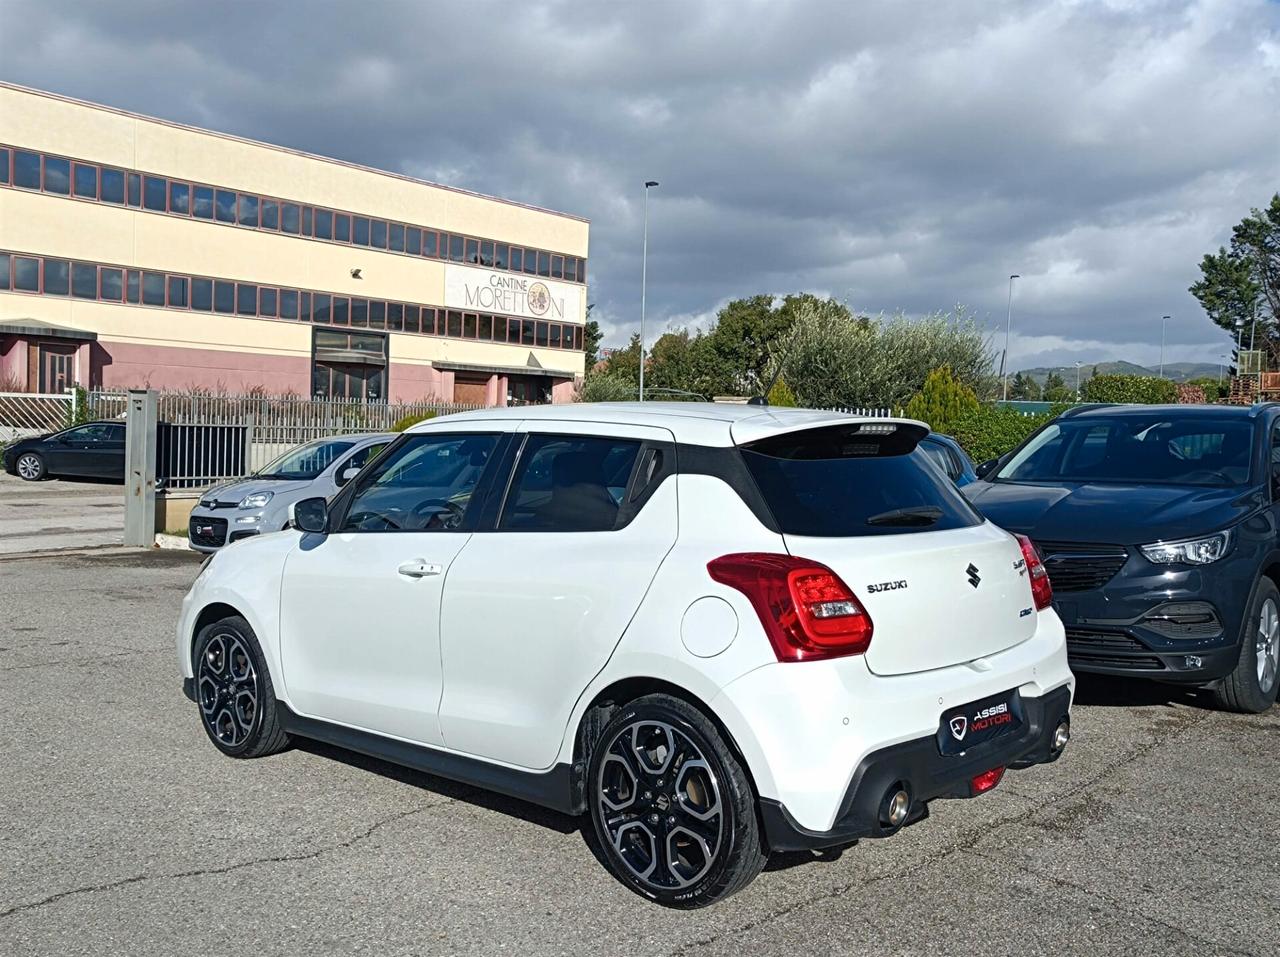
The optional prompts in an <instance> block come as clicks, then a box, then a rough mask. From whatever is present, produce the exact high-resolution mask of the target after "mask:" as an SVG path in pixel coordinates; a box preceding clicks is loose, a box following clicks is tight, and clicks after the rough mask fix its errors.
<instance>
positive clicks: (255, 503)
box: [239, 492, 276, 508]
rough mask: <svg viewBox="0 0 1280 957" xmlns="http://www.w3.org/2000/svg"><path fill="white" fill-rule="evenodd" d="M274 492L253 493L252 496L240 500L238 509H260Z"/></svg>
mask: <svg viewBox="0 0 1280 957" xmlns="http://www.w3.org/2000/svg"><path fill="white" fill-rule="evenodd" d="M275 494H276V493H275V492H255V493H254V494H253V495H246V496H245V497H244V498H242V499H241V500H240V505H239V507H240V508H262V506H264V505H266V504H267V503H268V502H269V501H271V497H272V496H273V495H275Z"/></svg>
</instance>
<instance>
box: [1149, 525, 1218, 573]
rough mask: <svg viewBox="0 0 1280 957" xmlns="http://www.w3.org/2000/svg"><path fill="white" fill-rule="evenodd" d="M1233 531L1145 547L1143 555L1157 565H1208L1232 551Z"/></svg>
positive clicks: (1157, 543)
mask: <svg viewBox="0 0 1280 957" xmlns="http://www.w3.org/2000/svg"><path fill="white" fill-rule="evenodd" d="M1231 537H1232V536H1231V529H1227V530H1226V531H1225V532H1216V533H1214V534H1213V535H1206V536H1205V537H1204V538H1189V539H1187V540H1186V541H1182V542H1156V543H1155V544H1154V545H1143V546H1142V554H1143V555H1145V556H1146V558H1147V561H1149V562H1153V563H1155V564H1156V565H1208V564H1209V563H1210V562H1216V561H1217V560H1218V559H1219V558H1222V557H1223V556H1224V555H1226V554H1227V552H1228V551H1230V550H1231Z"/></svg>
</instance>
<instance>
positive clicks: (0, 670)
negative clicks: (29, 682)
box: [0, 650, 152, 675]
mask: <svg viewBox="0 0 1280 957" xmlns="http://www.w3.org/2000/svg"><path fill="white" fill-rule="evenodd" d="M149 654H152V652H151V651H150V650H139V651H115V652H112V653H111V654H109V655H93V656H91V657H88V658H59V659H57V660H56V661H33V662H31V663H30V664H25V665H5V666H4V667H0V675H2V674H7V673H8V672H10V671H26V670H27V669H29V668H53V667H56V666H57V665H70V666H73V667H74V666H75V665H96V664H99V663H101V662H103V661H110V660H111V659H112V658H129V657H132V656H133V655H149Z"/></svg>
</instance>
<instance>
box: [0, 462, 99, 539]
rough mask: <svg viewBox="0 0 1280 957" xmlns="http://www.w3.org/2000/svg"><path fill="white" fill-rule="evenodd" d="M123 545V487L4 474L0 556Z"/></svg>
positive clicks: (1, 481)
mask: <svg viewBox="0 0 1280 957" xmlns="http://www.w3.org/2000/svg"><path fill="white" fill-rule="evenodd" d="M123 541H124V484H123V483H121V482H115V483H111V482H98V481H92V480H88V479H46V480H45V481H43V482H24V481H23V480H22V479H20V478H18V477H17V476H16V475H9V474H8V473H7V472H0V555H16V554H24V553H26V552H31V551H36V550H49V549H59V548H93V547H102V546H109V545H119V544H120V543H121V542H123Z"/></svg>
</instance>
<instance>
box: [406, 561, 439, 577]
mask: <svg viewBox="0 0 1280 957" xmlns="http://www.w3.org/2000/svg"><path fill="white" fill-rule="evenodd" d="M396 571H398V572H399V573H400V574H401V575H404V576H405V577H406V578H426V577H427V576H428V575H439V574H440V573H441V572H442V571H444V568H443V566H441V565H439V564H438V563H436V562H426V561H423V560H422V559H421V558H415V559H414V560H413V561H409V562H405V563H404V564H402V565H401V566H400V567H399V568H397V569H396Z"/></svg>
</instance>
